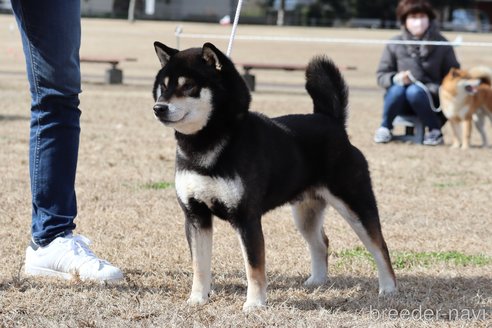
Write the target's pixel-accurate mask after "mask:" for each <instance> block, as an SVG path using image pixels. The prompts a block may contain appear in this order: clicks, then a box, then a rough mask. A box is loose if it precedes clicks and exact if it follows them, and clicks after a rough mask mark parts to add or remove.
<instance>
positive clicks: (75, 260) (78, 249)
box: [67, 235, 109, 269]
mask: <svg viewBox="0 0 492 328" xmlns="http://www.w3.org/2000/svg"><path fill="white" fill-rule="evenodd" d="M67 241H68V242H69V245H70V251H71V252H73V255H75V256H71V257H72V260H71V261H70V263H69V264H70V267H74V268H76V269H80V268H81V267H82V266H83V265H85V264H87V263H89V262H94V264H96V263H97V265H98V267H101V264H102V265H104V264H109V262H107V261H105V260H102V259H100V258H98V257H97V256H96V254H94V253H93V252H92V250H91V249H90V248H89V245H90V244H91V241H90V240H89V239H88V238H87V237H85V236H82V235H77V236H72V238H70V239H67Z"/></svg>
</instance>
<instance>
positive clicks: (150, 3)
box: [145, 0, 155, 16]
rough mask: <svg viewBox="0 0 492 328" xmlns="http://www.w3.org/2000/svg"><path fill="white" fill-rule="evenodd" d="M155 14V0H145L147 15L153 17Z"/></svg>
mask: <svg viewBox="0 0 492 328" xmlns="http://www.w3.org/2000/svg"><path fill="white" fill-rule="evenodd" d="M154 13H155V0H145V14H146V15H149V16H152V15H154Z"/></svg>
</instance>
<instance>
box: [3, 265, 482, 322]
mask: <svg viewBox="0 0 492 328" xmlns="http://www.w3.org/2000/svg"><path fill="white" fill-rule="evenodd" d="M214 276H215V278H214V283H213V286H212V289H213V294H214V295H213V296H212V300H213V299H216V300H217V299H220V298H237V297H241V298H244V299H245V297H246V282H245V275H244V272H242V271H229V272H227V273H222V274H221V273H219V272H216V273H215V274H214ZM269 278H270V283H269V286H268V291H267V296H268V304H269V306H271V307H272V308H290V309H296V310H300V311H306V312H308V311H319V310H325V311H329V312H333V313H336V312H339V313H340V312H342V313H348V314H354V315H360V314H370V315H372V314H373V312H374V311H377V312H374V313H378V315H385V314H386V315H389V313H390V312H389V311H397V313H403V311H409V312H410V313H411V312H412V311H414V312H415V311H420V312H419V313H421V314H422V313H423V312H424V311H425V310H427V311H432V312H430V313H432V315H433V316H435V317H432V319H433V320H459V319H463V316H466V315H468V314H467V313H464V312H463V311H465V310H467V311H474V312H473V313H474V314H473V315H474V316H478V319H479V320H486V319H490V317H491V315H492V306H491V304H492V303H491V298H492V277H486V276H475V277H436V276H424V275H411V274H407V275H403V274H400V275H398V288H399V292H398V294H396V295H392V296H382V297H381V296H379V295H378V280H377V278H376V277H361V276H347V275H333V276H331V277H330V281H329V282H328V283H327V284H326V285H324V286H321V287H317V288H307V287H304V286H303V285H302V283H303V281H304V279H305V277H301V276H285V275H281V274H278V275H277V274H275V273H273V274H272V273H271V274H270V275H269ZM191 279H192V277H191V273H190V272H189V271H182V270H174V271H172V270H168V271H165V272H162V271H161V272H158V271H155V272H146V271H142V270H127V271H125V280H124V281H121V282H119V283H115V284H106V285H102V284H99V283H87V282H83V283H82V282H80V281H75V282H73V281H72V282H67V281H64V280H57V279H49V278H46V279H45V278H43V279H33V278H24V277H13V278H12V279H10V280H7V281H3V282H0V292H3V291H12V290H15V291H17V292H26V291H30V290H32V289H39V290H44V289H45V288H46V287H47V286H49V287H50V288H54V289H65V290H71V291H72V292H75V293H77V292H81V293H83V292H93V291H94V290H98V289H101V290H106V289H112V290H114V291H117V292H119V293H121V297H127V296H128V295H129V294H131V295H134V294H135V293H138V294H145V293H152V294H155V293H163V295H171V294H172V295H180V296H179V297H183V300H184V298H185V297H186V295H187V294H188V293H189V291H190V289H191ZM149 281H152V282H151V283H150V282H149ZM163 297H166V296H163ZM453 310H454V311H456V312H452V311H453ZM465 319H470V318H465ZM472 319H473V318H472Z"/></svg>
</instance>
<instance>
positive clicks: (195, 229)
mask: <svg viewBox="0 0 492 328" xmlns="http://www.w3.org/2000/svg"><path fill="white" fill-rule="evenodd" d="M185 214H186V238H187V240H188V245H189V247H190V252H191V260H192V265H193V286H192V287H191V295H190V298H189V299H188V304H189V305H203V304H205V303H207V301H208V297H209V293H210V285H211V282H212V270H211V262H212V241H213V237H212V235H213V229H212V216H211V214H210V212H208V211H205V210H202V211H200V213H197V212H191V211H188V212H187V213H185Z"/></svg>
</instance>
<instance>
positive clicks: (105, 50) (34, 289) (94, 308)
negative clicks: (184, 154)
mask: <svg viewBox="0 0 492 328" xmlns="http://www.w3.org/2000/svg"><path fill="white" fill-rule="evenodd" d="M14 24H15V23H14V20H13V17H12V16H9V15H0V40H1V42H0V126H1V128H0V149H1V151H0V176H1V177H2V178H1V179H2V185H1V187H0V227H1V228H0V259H1V261H2V264H1V265H0V326H7V327H11V326H26V327H51V326H66V327H113V326H130V327H131V326H144V327H147V326H158V327H163V326H179V327H209V326H212V327H232V326H234V327H235V326H244V327H263V326H282V327H367V326H374V327H376V326H377V327H380V326H382V327H403V326H408V327H415V326H422V327H428V326H438V327H462V326H470V327H472V326H473V327H477V326H483V327H485V326H490V325H491V321H490V313H491V311H492V270H491V269H492V266H491V265H490V263H489V264H488V265H473V264H470V265H455V264H452V263H449V262H435V263H431V264H430V265H414V266H410V267H407V268H402V269H397V270H396V273H397V276H398V279H399V287H400V293H399V295H398V296H396V297H393V298H379V297H378V296H377V278H376V272H375V269H374V265H373V264H372V262H371V261H369V260H367V259H366V258H364V257H361V258H354V259H352V260H348V261H347V260H344V259H343V257H340V256H336V254H339V253H340V252H342V251H344V250H354V249H356V247H358V246H360V245H361V244H360V242H359V241H358V240H357V239H356V237H355V235H354V233H353V232H352V231H351V230H350V229H349V228H348V225H347V224H346V223H345V222H344V221H343V219H342V218H341V217H340V216H339V215H338V214H337V213H335V212H334V211H333V210H330V211H328V213H327V218H326V223H325V229H326V231H327V233H328V235H329V238H330V242H331V245H330V247H331V252H332V256H330V283H329V284H327V285H326V286H324V287H321V288H317V289H306V288H303V287H302V286H301V285H302V281H303V280H304V279H305V278H306V277H307V276H308V272H309V263H308V260H307V256H308V254H307V250H306V247H305V245H304V243H303V241H302V240H301V238H300V237H299V234H298V233H297V232H296V230H295V228H294V225H293V223H292V221H291V219H290V209H289V208H288V207H282V208H279V209H277V210H275V211H272V212H271V213H269V214H267V215H266V217H265V218H264V230H265V238H266V244H267V265H268V268H267V269H268V279H269V291H268V302H269V303H268V304H269V306H268V307H267V308H266V309H264V310H259V311H255V312H252V313H249V314H244V313H243V312H242V311H241V308H242V303H243V302H244V300H245V287H246V286H245V284H246V280H245V274H244V267H243V261H242V258H241V252H240V248H239V245H238V242H237V240H236V236H235V234H234V233H232V229H231V228H230V227H229V226H228V225H227V224H226V223H224V222H219V221H218V220H217V221H216V222H217V224H216V225H215V236H214V239H215V241H214V257H213V274H214V281H213V289H214V292H213V294H212V297H211V302H210V304H208V305H206V306H204V307H199V308H190V307H188V306H187V305H186V304H185V300H186V298H187V294H188V293H189V291H190V287H191V264H190V259H189V252H188V248H187V244H186V241H185V236H184V229H183V218H182V214H181V212H180V209H179V206H178V204H177V202H176V199H175V192H174V189H173V188H172V187H170V188H167V189H157V190H156V189H151V188H148V187H146V185H148V184H150V183H156V182H172V181H173V172H174V152H175V145H174V141H173V133H172V131H171V130H169V129H166V128H164V127H163V126H161V125H160V124H159V123H157V122H156V120H155V119H154V117H153V114H152V111H151V108H152V97H151V94H150V88H151V84H152V82H153V76H154V74H155V72H156V69H157V68H158V67H159V65H158V62H157V59H156V58H155V55H154V51H153V47H152V43H153V41H154V40H160V41H162V42H164V43H167V44H169V45H171V46H174V45H175V44H176V41H175V37H174V35H173V33H174V29H175V27H176V25H177V23H175V22H136V23H134V24H129V23H127V22H126V21H110V20H96V19H84V20H83V45H82V49H81V53H82V55H85V56H104V57H136V58H138V61H137V62H128V63H126V62H125V63H123V64H122V65H121V67H122V68H123V69H124V71H125V84H124V85H119V86H108V85H104V84H103V83H102V81H103V74H104V73H103V72H104V70H105V69H106V66H104V65H99V64H83V65H82V73H83V79H84V83H83V90H84V92H83V93H82V95H81V109H82V111H83V115H82V135H81V146H80V159H79V169H78V176H77V192H78V202H79V216H78V218H77V220H76V222H77V224H78V228H77V232H78V233H81V234H84V235H86V236H88V237H90V238H91V239H92V240H93V242H94V244H93V249H94V251H95V252H96V253H97V254H99V255H100V256H101V257H104V258H107V259H109V260H110V261H112V262H113V263H114V264H116V265H118V266H119V267H121V268H122V269H123V270H124V272H125V275H126V280H125V281H124V282H122V283H119V284H117V285H115V286H99V285H96V284H82V283H77V282H66V281H57V280H49V279H32V278H26V277H25V276H24V275H23V274H22V272H23V271H22V270H23V267H22V265H23V260H24V250H25V247H26V246H27V243H28V240H29V227H30V193H29V181H28V156H27V155H28V128H29V112H28V107H29V94H28V86H27V82H26V79H25V72H24V64H23V56H22V50H21V43H20V40H19V36H18V33H17V30H16V29H15V28H13V27H14V26H15V25H14ZM183 26H184V30H185V32H189V33H202V32H207V33H219V34H228V33H229V28H228V27H222V26H219V25H218V24H217V25H210V24H209V25H207V24H190V23H185V24H183ZM239 33H241V34H251V35H304V36H321V37H356V38H366V37H367V38H381V39H387V38H389V37H390V36H392V35H394V34H395V33H396V31H378V30H356V29H326V28H309V29H308V28H300V27H292V28H290V27H289V28H278V27H272V26H268V27H266V26H263V27H258V26H240V28H239ZM446 35H447V36H448V37H449V39H454V37H455V36H456V34H453V33H447V34H446ZM464 38H465V41H490V40H491V37H490V35H481V34H464ZM210 41H212V42H215V41H214V40H210ZM203 42H204V40H196V39H184V40H182V47H189V46H200V45H201V44H202V43H203ZM215 43H216V44H217V45H218V46H219V47H221V48H222V49H225V48H226V45H227V44H226V41H222V40H220V41H216V42H215ZM381 51H382V48H381V46H360V45H359V46H350V45H333V44H300V43H285V42H269V43H264V42H253V41H237V42H236V43H235V44H234V49H233V59H234V60H235V61H237V62H246V61H252V62H265V63H271V62H275V63H292V64H306V63H307V61H308V60H309V58H310V57H312V56H314V55H316V54H327V55H329V56H331V57H332V58H333V59H334V60H335V62H336V63H337V64H339V65H340V66H346V65H355V66H357V70H355V71H346V72H344V75H345V77H346V79H347V81H348V84H349V86H350V89H351V96H350V118H349V120H348V131H349V134H350V136H351V140H352V142H353V143H354V144H355V145H356V146H357V147H359V148H360V149H361V150H362V151H363V152H364V154H365V155H366V157H367V159H368V161H369V164H370V168H371V173H372V178H373V184H374V189H375V193H376V196H377V199H378V203H379V206H380V214H381V221H382V224H383V230H384V234H385V237H386V240H387V243H388V246H389V248H390V251H391V253H392V254H396V253H402V252H414V253H416V252H444V251H458V252H461V253H464V254H466V255H475V256H476V255H480V254H483V255H486V256H492V251H491V247H490V245H492V225H491V212H492V211H491V210H492V208H491V202H490V199H491V196H490V195H491V192H492V177H491V169H490V168H491V164H490V163H492V151H491V149H481V148H478V147H473V148H472V149H470V150H469V151H460V150H452V149H450V148H449V141H450V134H449V133H450V131H449V128H448V127H446V128H445V130H444V132H445V138H446V142H447V144H446V146H443V147H436V148H428V147H423V146H417V145H411V144H405V143H392V144H388V145H375V144H374V143H373V142H372V136H373V132H374V130H375V129H376V128H377V126H378V123H379V118H380V114H381V106H382V91H381V90H380V89H378V88H377V86H376V84H375V77H374V72H375V68H376V65H377V62H378V59H379V56H380V53H381ZM490 51H491V50H490V48H465V47H460V48H457V49H456V52H457V55H458V57H459V59H460V61H461V63H462V65H463V66H464V67H470V66H475V65H479V64H481V65H488V66H490V67H492V56H490V54H491V52H490ZM257 80H258V91H257V92H255V93H254V95H253V99H254V100H253V104H252V110H255V111H260V112H263V113H265V114H267V115H269V116H275V115H281V114H287V113H297V112H309V111H310V110H311V109H310V108H311V107H310V106H311V104H310V99H309V98H308V97H307V95H306V94H305V92H304V91H303V75H302V73H297V72H289V73H287V72H268V71H258V72H257ZM490 127H491V125H490V124H487V129H488V133H489V135H490V136H492V129H491V128H490ZM491 138H492V137H491ZM472 141H473V144H474V145H478V144H479V138H478V136H477V133H476V132H474V133H473V139H472ZM419 309H420V311H421V313H423V312H424V310H429V311H431V312H428V313H432V314H435V313H436V312H437V311H438V310H441V311H444V312H445V313H447V312H446V311H448V310H449V309H455V310H459V311H460V315H461V318H460V320H449V319H446V317H443V316H440V317H439V318H438V319H436V318H435V316H432V315H431V318H429V317H428V318H427V319H425V320H424V319H422V320H415V319H411V320H408V319H406V318H405V317H402V316H399V317H398V318H394V317H390V315H389V314H388V313H389V312H388V311H399V312H398V313H399V314H403V313H405V312H404V311H405V310H409V311H415V310H419ZM472 309H473V310H475V311H477V314H479V315H482V314H484V313H486V316H483V317H482V316H481V317H480V319H484V320H467V317H466V313H465V314H463V313H464V312H463V311H465V310H472ZM371 310H378V311H380V313H381V314H382V315H381V317H380V318H379V319H377V318H375V312H374V311H373V312H371ZM384 311H386V312H384ZM479 311H482V312H479ZM383 312H384V313H383ZM414 313H415V315H417V316H419V313H418V312H414ZM463 316H465V318H463ZM420 317H422V316H420Z"/></svg>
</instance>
